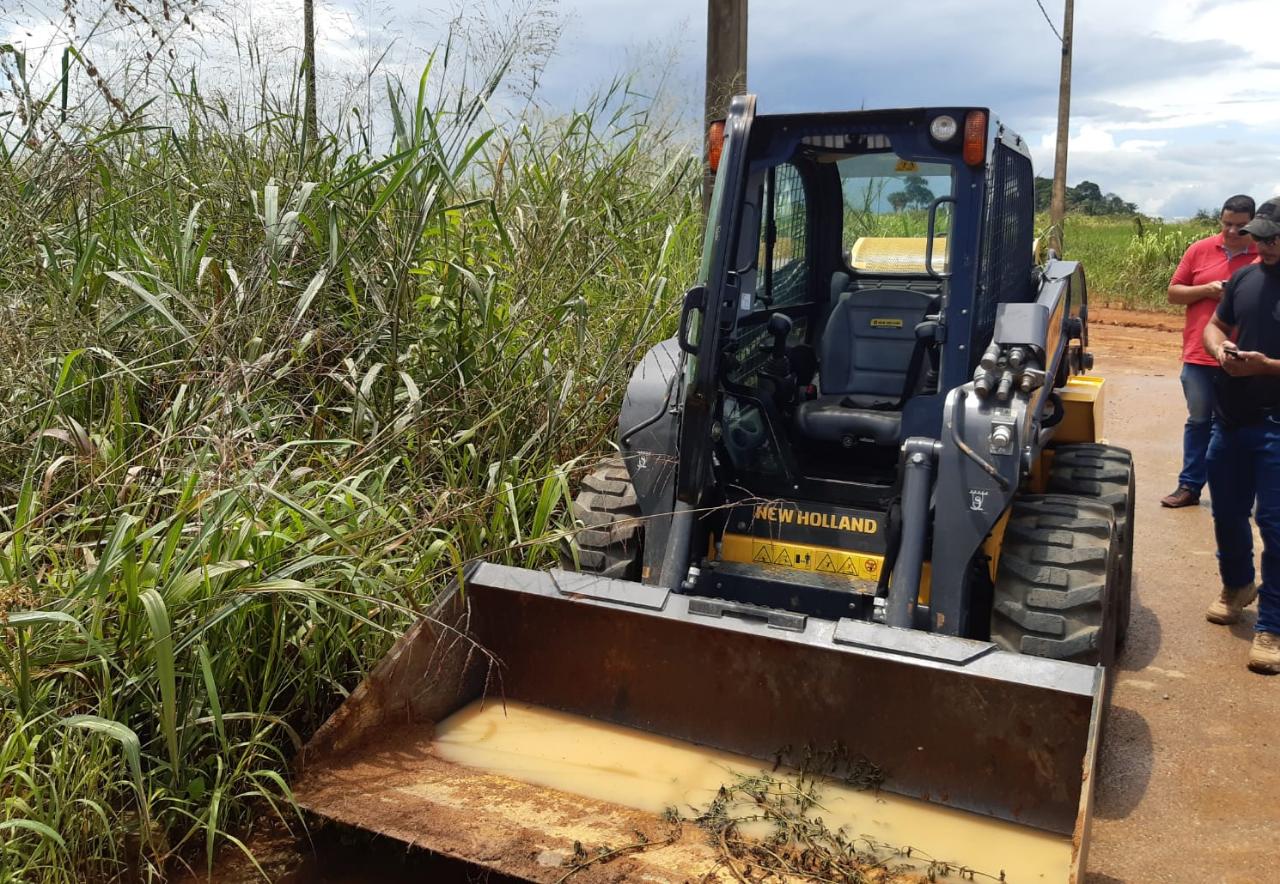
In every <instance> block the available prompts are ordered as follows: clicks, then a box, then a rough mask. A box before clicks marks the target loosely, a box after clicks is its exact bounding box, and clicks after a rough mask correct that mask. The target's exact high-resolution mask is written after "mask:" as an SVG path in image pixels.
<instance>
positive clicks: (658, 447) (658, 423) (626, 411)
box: [618, 338, 683, 583]
mask: <svg viewBox="0 0 1280 884" xmlns="http://www.w3.org/2000/svg"><path fill="white" fill-rule="evenodd" d="M682 367H683V354H682V352H681V350H680V347H679V345H678V344H677V343H676V339H675V338H671V339H669V340H666V341H663V342H662V343H660V344H658V345H657V346H655V347H654V348H653V349H651V350H650V351H649V352H648V353H646V354H645V357H644V359H642V360H641V361H640V364H639V365H637V366H636V367H635V370H634V371H633V372H632V373H631V380H630V382H629V383H628V384H627V393H626V397H625V398H624V399H623V400H622V415H621V417H620V418H619V420H618V445H619V447H620V448H621V449H622V456H623V459H624V460H625V462H626V464H627V470H628V472H629V473H630V474H631V482H632V485H633V486H634V487H635V493H636V499H637V501H638V502H639V505H640V512H641V514H642V515H643V516H644V518H645V524H644V532H645V545H644V562H643V566H642V569H641V573H642V575H643V576H642V579H643V580H644V581H645V582H646V583H648V582H652V581H656V580H657V579H658V574H659V572H660V571H661V569H662V553H663V550H665V549H666V547H667V534H668V533H669V531H670V526H671V516H670V513H671V511H672V508H673V505H674V502H675V481H676V462H677V456H676V439H677V430H678V429H679V424H678V420H677V412H676V405H677V402H678V397H679V383H680V375H681V370H682Z"/></svg>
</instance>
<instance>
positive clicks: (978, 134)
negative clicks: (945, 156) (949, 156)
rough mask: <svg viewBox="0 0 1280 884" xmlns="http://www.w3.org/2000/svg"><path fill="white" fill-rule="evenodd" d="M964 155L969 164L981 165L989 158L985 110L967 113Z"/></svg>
mask: <svg viewBox="0 0 1280 884" xmlns="http://www.w3.org/2000/svg"><path fill="white" fill-rule="evenodd" d="M963 156H964V161H965V164H966V165H969V166H981V165H982V163H983V161H984V160H985V159H986V158H987V115H986V112H984V111H969V113H968V114H966V115H965V118H964V152H963Z"/></svg>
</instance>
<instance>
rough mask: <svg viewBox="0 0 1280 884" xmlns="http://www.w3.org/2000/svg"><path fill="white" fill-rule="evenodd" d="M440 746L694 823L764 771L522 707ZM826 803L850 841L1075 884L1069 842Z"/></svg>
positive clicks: (482, 765) (453, 724)
mask: <svg viewBox="0 0 1280 884" xmlns="http://www.w3.org/2000/svg"><path fill="white" fill-rule="evenodd" d="M434 747H435V751H436V753H437V754H438V755H439V756H440V757H442V758H444V759H447V760H449V761H452V762H454V763H456V764H461V765H465V766H467V767H473V768H479V769H483V770H487V771H491V772H493V773H497V774H501V775H503V776H508V777H511V778H512V779H517V780H521V781H523V782H527V783H531V784H533V785H537V786H544V787H548V788H552V789H557V790H559V791H562V792H570V793H573V794H576V795H585V796H587V797H590V798H596V799H599V800H603V801H611V802H614V803H616V804H622V805H626V806H629V807H634V808H637V809H639V810H646V811H651V812H653V813H655V814H657V813H662V812H663V811H664V810H666V809H667V808H670V807H675V808H676V809H677V810H679V811H680V812H681V813H682V814H683V815H685V816H690V815H692V814H694V813H696V812H698V811H700V810H702V809H703V808H705V807H706V806H707V804H708V803H709V802H710V801H711V800H712V799H713V798H714V797H715V796H716V793H717V791H718V790H719V788H720V786H721V785H723V784H726V783H732V782H734V780H735V779H736V777H737V776H738V775H742V774H746V775H750V774H755V773H758V772H759V771H760V770H761V767H760V763H759V762H757V761H753V760H752V759H749V758H745V757H742V756H738V755H730V754H727V753H723V752H717V751H715V750H713V749H707V748H704V747H701V746H696V745H694V744H692V743H685V742H680V741H677V740H670V739H666V738H663V737H657V736H653V735H651V734H647V733H644V732H641V731H636V730H632V729H630V728H624V727H619V726H617V725H611V724H604V723H601V722H597V721H594V720H592V719H589V718H583V717H580V716H576V715H569V714H566V713H562V712H555V711H552V710H549V709H544V708H541V707H537V706H530V705H527V704H521V703H512V702H509V703H507V704H505V706H504V705H503V704H501V703H497V702H489V703H481V702H476V703H472V704H471V705H469V706H467V707H465V708H463V709H462V710H461V711H459V712H457V713H456V714H454V715H452V716H451V717H449V718H447V719H445V720H444V721H442V722H440V724H439V725H438V726H437V729H436V737H435V741H434ZM819 802H820V805H821V809H820V810H815V811H814V812H815V813H816V814H817V815H819V816H821V817H822V819H823V821H824V823H825V824H826V825H827V826H828V827H829V828H830V829H832V830H837V829H840V828H841V827H843V828H844V830H845V832H846V834H847V835H849V836H865V837H867V838H870V839H872V840H874V841H876V842H880V843H883V844H890V845H896V846H906V845H910V846H911V847H913V848H914V849H917V850H919V851H922V852H923V853H924V854H925V855H927V856H928V857H931V858H933V859H938V860H946V861H949V862H951V863H953V864H957V865H964V866H967V867H969V868H972V869H976V870H978V871H981V872H985V873H988V874H990V875H992V876H999V874H1000V872H1001V871H1003V872H1004V873H1005V879H1006V880H1007V881H1008V882H1010V884H1019V882H1024V881H1031V882H1036V881H1044V882H1061V881H1065V880H1066V878H1067V873H1068V872H1067V870H1068V867H1069V865H1070V861H1071V842H1070V840H1069V839H1067V838H1064V837H1062V836H1060V835H1054V834H1051V833H1047V832H1042V831H1039V830H1036V829H1025V828H1021V827H1018V826H1015V825H1012V824H1010V823H1005V822H1002V821H997V820H990V819H986V818H984V817H980V816H977V815H975V814H970V813H964V812H962V811H956V810H950V809H947V808H943V807H939V806H937V805H932V804H927V803H925V802H922V801H916V800H913V799H910V798H903V797H901V796H897V795H889V794H887V793H883V792H882V793H879V794H876V793H874V792H871V791H859V790H856V789H853V788H850V787H847V786H843V785H841V784H839V783H837V782H834V781H831V782H827V783H824V784H823V785H822V786H821V789H820V797H819ZM766 831H767V829H766ZM899 861H900V860H897V859H895V860H894V862H899Z"/></svg>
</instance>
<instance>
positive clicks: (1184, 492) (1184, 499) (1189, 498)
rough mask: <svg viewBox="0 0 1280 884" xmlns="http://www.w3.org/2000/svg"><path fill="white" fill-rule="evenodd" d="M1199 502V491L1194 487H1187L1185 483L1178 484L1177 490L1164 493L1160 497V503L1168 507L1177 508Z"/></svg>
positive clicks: (1194, 504)
mask: <svg viewBox="0 0 1280 884" xmlns="http://www.w3.org/2000/svg"><path fill="white" fill-rule="evenodd" d="M1199 503H1200V492H1199V491H1196V490H1195V489H1194V488H1188V487H1187V486H1186V485H1179V486H1178V488H1177V490H1176V491H1174V492H1173V493H1172V494H1166V495H1165V496H1164V497H1162V498H1160V505H1161V506H1167V507H1168V508H1169V509H1173V510H1176V509H1179V508H1181V507H1184V506H1196V505H1197V504H1199Z"/></svg>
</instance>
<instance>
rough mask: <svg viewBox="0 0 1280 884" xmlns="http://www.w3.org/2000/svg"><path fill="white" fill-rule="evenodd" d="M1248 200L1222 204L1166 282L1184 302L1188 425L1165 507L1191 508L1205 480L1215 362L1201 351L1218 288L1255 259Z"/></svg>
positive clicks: (1219, 296) (1176, 300)
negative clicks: (1211, 229)
mask: <svg viewBox="0 0 1280 884" xmlns="http://www.w3.org/2000/svg"><path fill="white" fill-rule="evenodd" d="M1253 215H1254V204H1253V199H1252V198H1250V197H1247V196H1244V195H1243V194H1241V195H1237V196H1233V197H1231V199H1229V200H1227V201H1226V202H1225V203H1223V204H1222V214H1221V215H1220V216H1219V223H1220V225H1221V227H1222V231H1221V232H1220V233H1215V234H1214V235H1213V236H1210V237H1208V238H1206V239H1202V240H1200V241H1199V242H1194V243H1192V244H1191V247H1190V248H1188V249H1187V252H1186V254H1185V255H1183V256H1182V261H1181V262H1179V264H1178V269H1177V270H1176V271H1175V272H1174V274H1173V279H1172V280H1171V281H1170V282H1169V303H1170V304H1186V305H1187V319H1186V324H1185V325H1184V326H1183V329H1182V393H1183V395H1184V396H1186V398H1187V424H1186V427H1185V428H1184V429H1183V432H1182V473H1181V475H1179V476H1178V487H1177V488H1176V489H1175V490H1174V492H1173V493H1172V494H1169V495H1166V496H1165V497H1164V498H1162V499H1161V501H1160V503H1161V504H1163V505H1164V506H1167V507H1181V506H1195V505H1196V504H1198V503H1199V502H1200V489H1201V488H1203V487H1204V483H1205V480H1206V478H1207V467H1206V466H1205V452H1206V451H1207V450H1208V448H1209V431H1210V429H1211V428H1212V426H1213V376H1214V373H1215V372H1216V371H1217V370H1218V360H1216V359H1214V358H1213V357H1212V356H1210V355H1209V354H1208V353H1206V352H1205V349H1204V340H1203V339H1204V327H1205V326H1206V325H1208V324H1209V319H1210V318H1211V317H1212V316H1213V311H1214V310H1216V309H1217V308H1218V302H1219V301H1220V300H1221V299H1222V286H1223V284H1224V283H1225V282H1226V281H1227V280H1228V279H1230V278H1231V274H1233V273H1235V272H1236V271H1237V270H1239V269H1240V268H1241V267H1245V266H1248V265H1249V264H1252V263H1254V262H1255V261H1256V260H1258V250H1257V248H1256V247H1255V246H1254V245H1253V240H1252V239H1250V237H1249V235H1248V234H1247V233H1244V232H1243V228H1244V226H1245V225H1246V224H1248V223H1249V222H1250V221H1252V220H1253Z"/></svg>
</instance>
